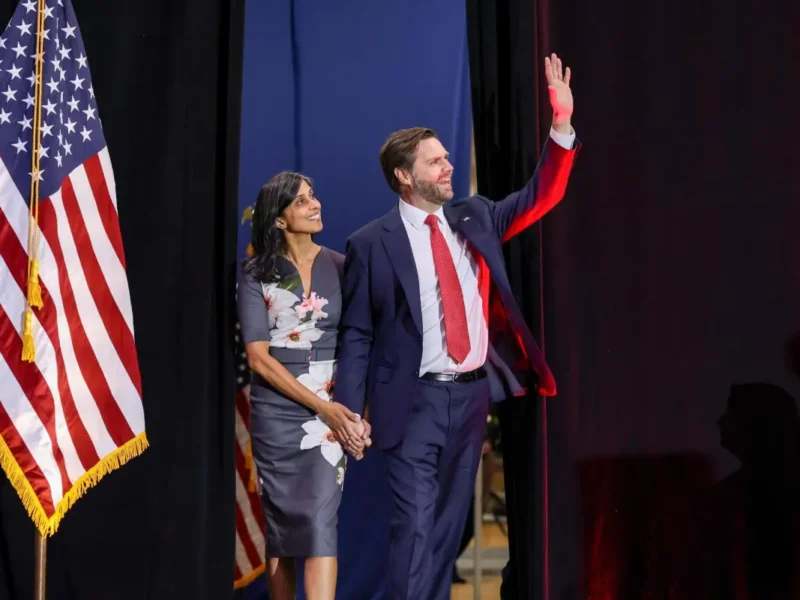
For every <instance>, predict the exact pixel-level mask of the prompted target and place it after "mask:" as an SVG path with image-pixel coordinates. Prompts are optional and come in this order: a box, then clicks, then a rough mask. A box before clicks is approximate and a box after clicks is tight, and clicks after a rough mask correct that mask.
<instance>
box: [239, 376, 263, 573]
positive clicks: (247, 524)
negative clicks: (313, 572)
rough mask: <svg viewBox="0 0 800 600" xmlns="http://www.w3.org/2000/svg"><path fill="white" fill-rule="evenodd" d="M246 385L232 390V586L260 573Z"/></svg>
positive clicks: (257, 500)
mask: <svg viewBox="0 0 800 600" xmlns="http://www.w3.org/2000/svg"><path fill="white" fill-rule="evenodd" d="M249 392H250V386H246V387H243V388H242V389H240V390H239V391H238V392H237V393H236V564H235V574H234V584H233V587H234V588H242V587H244V586H246V585H247V584H249V583H250V582H252V581H253V580H255V579H256V578H257V577H259V576H260V575H261V574H263V573H264V565H265V561H264V551H265V545H264V535H265V534H264V513H263V510H262V508H261V500H260V498H259V496H258V493H257V492H256V477H255V467H254V465H253V462H252V454H251V451H250V429H249V426H250V395H249Z"/></svg>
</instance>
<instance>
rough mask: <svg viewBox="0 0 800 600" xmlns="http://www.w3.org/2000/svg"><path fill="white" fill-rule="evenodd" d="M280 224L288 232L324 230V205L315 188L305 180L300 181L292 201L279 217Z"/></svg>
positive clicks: (317, 231)
mask: <svg viewBox="0 0 800 600" xmlns="http://www.w3.org/2000/svg"><path fill="white" fill-rule="evenodd" d="M278 226H279V227H281V226H282V229H283V230H284V231H286V232H287V233H319V232H320V231H322V206H321V204H320V202H319V200H318V199H317V197H316V196H314V190H312V189H311V187H310V186H309V185H308V183H306V182H305V181H303V182H301V183H300V189H298V190H297V195H296V196H295V198H294V200H292V203H291V204H289V206H287V207H286V210H284V211H283V214H282V215H281V216H280V217H279V218H278Z"/></svg>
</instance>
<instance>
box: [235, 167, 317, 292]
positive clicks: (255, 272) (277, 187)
mask: <svg viewBox="0 0 800 600" xmlns="http://www.w3.org/2000/svg"><path fill="white" fill-rule="evenodd" d="M304 181H305V182H306V183H307V184H308V185H312V183H311V179H309V178H308V177H306V176H305V175H301V174H300V173H291V172H289V171H284V172H283V173H278V174H277V175H275V176H274V177H273V178H272V179H270V180H269V181H268V182H267V183H265V184H264V185H263V186H261V190H260V191H259V192H258V198H256V205H255V208H254V209H253V240H252V241H253V255H252V256H251V257H249V258H248V259H247V260H245V262H244V270H245V272H247V273H249V274H250V275H252V276H253V278H255V279H256V280H257V281H260V282H263V283H272V282H273V281H277V280H278V279H280V277H279V275H278V269H277V259H278V257H279V256H282V255H283V254H285V253H286V237H285V236H284V233H283V231H282V230H280V229H278V227H277V226H276V225H275V221H276V219H277V218H278V217H280V216H281V215H282V214H283V211H284V210H286V207H287V206H289V205H290V204H291V203H292V201H293V200H294V199H295V198H296V197H297V192H298V190H299V189H300V184H301V183H302V182H304Z"/></svg>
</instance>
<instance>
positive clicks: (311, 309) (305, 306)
mask: <svg viewBox="0 0 800 600" xmlns="http://www.w3.org/2000/svg"><path fill="white" fill-rule="evenodd" d="M326 304H328V300H327V298H322V297H321V296H317V292H311V295H310V296H306V295H305V294H303V301H302V302H301V303H300V305H299V306H295V307H294V310H295V312H297V316H298V317H300V318H301V319H302V318H304V317H305V316H306V315H308V313H311V320H312V321H318V320H320V319H324V318H325V317H327V316H328V314H327V313H325V312H322V309H323V308H324V307H325V305H326Z"/></svg>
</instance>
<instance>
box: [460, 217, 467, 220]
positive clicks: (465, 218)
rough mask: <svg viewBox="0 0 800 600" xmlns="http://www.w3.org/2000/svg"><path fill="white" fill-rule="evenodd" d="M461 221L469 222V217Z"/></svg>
mask: <svg viewBox="0 0 800 600" xmlns="http://www.w3.org/2000/svg"><path fill="white" fill-rule="evenodd" d="M461 220H462V221H469V217H464V218H463V219H461Z"/></svg>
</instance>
